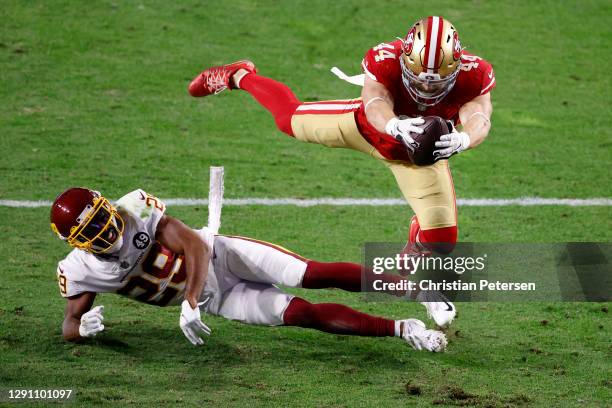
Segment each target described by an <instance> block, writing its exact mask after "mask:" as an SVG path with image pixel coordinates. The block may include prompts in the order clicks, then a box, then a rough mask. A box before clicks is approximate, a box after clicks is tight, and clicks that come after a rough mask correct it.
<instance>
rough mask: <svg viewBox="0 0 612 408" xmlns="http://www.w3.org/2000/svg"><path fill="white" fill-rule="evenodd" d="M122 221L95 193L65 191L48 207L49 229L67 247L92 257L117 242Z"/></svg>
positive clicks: (81, 190)
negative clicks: (49, 215) (85, 252)
mask: <svg viewBox="0 0 612 408" xmlns="http://www.w3.org/2000/svg"><path fill="white" fill-rule="evenodd" d="M123 227H124V223H123V219H122V218H121V216H120V215H119V213H118V212H117V210H116V209H115V207H113V206H112V205H111V203H110V202H109V201H108V200H107V199H106V198H104V197H102V196H101V195H100V193H98V192H97V191H93V190H89V189H86V188H69V189H68V190H66V191H64V192H63V193H62V194H60V195H59V196H57V198H56V199H55V201H54V202H53V205H52V206H51V229H52V230H53V231H54V232H55V233H56V234H57V235H58V236H59V237H60V238H61V239H63V240H64V241H67V242H68V243H69V244H70V245H71V246H73V247H75V248H79V249H83V250H85V251H88V252H92V253H94V254H101V253H105V252H108V251H109V250H110V249H111V248H113V246H115V244H117V243H119V242H120V240H121V239H122V234H123Z"/></svg>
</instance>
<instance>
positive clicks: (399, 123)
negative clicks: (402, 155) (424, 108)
mask: <svg viewBox="0 0 612 408" xmlns="http://www.w3.org/2000/svg"><path fill="white" fill-rule="evenodd" d="M423 123H425V121H424V120H423V118H420V117H419V118H406V119H399V118H391V119H389V121H388V122H387V124H386V125H385V132H387V134H389V135H391V136H394V137H395V139H396V140H399V141H400V142H402V143H404V145H405V146H406V149H408V150H410V151H411V152H413V153H414V149H416V148H417V147H418V146H419V144H418V143H417V142H415V141H414V139H413V138H412V137H411V136H410V133H419V134H421V133H423V129H422V128H420V127H418V126H417V125H422V124H423Z"/></svg>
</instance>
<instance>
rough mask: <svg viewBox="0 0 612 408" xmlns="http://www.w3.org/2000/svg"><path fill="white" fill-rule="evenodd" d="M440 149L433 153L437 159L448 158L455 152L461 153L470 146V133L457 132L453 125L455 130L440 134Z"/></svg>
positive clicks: (438, 142)
mask: <svg viewBox="0 0 612 408" xmlns="http://www.w3.org/2000/svg"><path fill="white" fill-rule="evenodd" d="M436 147H437V148H438V149H436V150H434V152H433V155H434V157H435V158H436V160H440V159H447V158H449V157H451V156H452V155H453V154H457V153H460V152H462V151H464V150H467V148H468V147H470V135H468V134H467V133H465V132H457V129H455V127H454V126H453V131H452V132H451V133H448V134H446V135H442V136H440V140H439V141H437V142H436Z"/></svg>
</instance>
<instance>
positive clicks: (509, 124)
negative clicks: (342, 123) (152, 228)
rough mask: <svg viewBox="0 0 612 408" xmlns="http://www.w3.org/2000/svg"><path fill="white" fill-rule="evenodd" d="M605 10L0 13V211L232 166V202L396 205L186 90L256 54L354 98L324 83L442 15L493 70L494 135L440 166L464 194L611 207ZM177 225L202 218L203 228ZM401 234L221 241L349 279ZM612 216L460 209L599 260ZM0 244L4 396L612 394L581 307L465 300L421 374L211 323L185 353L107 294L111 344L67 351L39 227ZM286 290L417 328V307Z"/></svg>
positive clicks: (334, 341) (205, 398) (241, 108)
mask: <svg viewBox="0 0 612 408" xmlns="http://www.w3.org/2000/svg"><path fill="white" fill-rule="evenodd" d="M611 11H612V6H611V5H610V3H609V2H606V1H584V2H569V3H563V4H560V3H558V2H554V1H541V2H537V3H536V2H528V1H521V2H501V1H495V2H479V1H459V2H457V1H442V2H436V7H434V6H433V5H431V4H429V3H414V2H412V3H406V2H400V1H386V2H371V1H369V2H365V1H335V2H328V1H322V0H316V1H291V2H282V3H280V4H279V2H273V1H244V0H240V1H232V2H231V3H228V2H222V1H206V2H197V1H184V2H162V1H142V2H134V1H126V2H118V1H117V2H113V1H102V2H74V1H73V2H69V1H54V2H42V1H8V0H7V1H3V2H2V5H1V6H0V17H2V24H0V68H1V72H2V76H1V79H0V81H1V83H2V86H1V87H0V149H1V151H2V152H3V157H2V163H0V198H2V199H4V198H11V199H46V200H52V199H53V198H54V197H55V195H56V194H57V193H58V192H60V191H61V190H63V189H64V188H66V187H68V186H71V185H87V186H91V187H95V188H97V189H99V190H101V191H102V192H104V193H105V194H107V195H109V196H110V197H112V198H117V197H119V196H120V195H122V194H124V193H126V192H127V191H131V190H133V189H134V188H144V189H145V190H147V191H148V192H151V193H154V194H156V195H158V196H162V197H204V196H205V195H206V190H207V183H208V166H210V165H224V166H225V167H226V172H227V180H228V184H227V187H226V194H227V196H229V197H236V198H238V197H254V196H255V197H274V198H275V197H323V196H332V197H334V196H335V197H399V192H398V191H397V187H396V186H395V182H394V180H393V177H392V176H391V175H390V174H388V171H387V170H386V169H385V168H384V167H383V166H381V165H380V164H379V163H376V162H375V161H374V160H370V159H368V158H367V157H363V156H362V155H360V154H358V153H355V152H349V151H341V150H330V149H325V148H323V147H320V146H313V145H306V144H301V143H298V142H296V141H295V140H291V139H290V138H288V137H286V136H284V135H282V134H281V133H279V132H278V131H277V130H276V128H275V126H274V123H273V121H272V120H271V118H270V116H269V115H268V114H267V113H266V112H265V111H264V110H263V109H262V108H261V107H259V106H258V105H257V104H256V103H255V102H254V101H253V100H252V98H251V97H250V96H248V95H246V94H244V93H242V92H226V93H224V94H222V95H220V96H217V97H214V98H206V99H200V100H195V99H193V98H191V97H189V95H188V94H187V92H186V87H187V85H188V83H189V81H190V79H191V78H192V77H193V76H194V75H195V74H196V73H198V72H199V71H200V70H201V69H202V68H204V67H206V66H209V65H212V64H218V63H225V62H230V61H234V60H237V59H241V58H251V59H253V60H254V61H255V62H256V64H257V65H258V68H259V70H260V72H261V73H262V74H264V75H267V76H271V77H273V78H276V79H279V80H281V81H284V82H286V83H288V84H289V85H290V86H291V87H292V88H293V89H294V90H295V92H296V94H297V95H298V96H299V97H300V98H302V99H305V100H316V99H333V98H346V97H353V96H357V95H358V94H359V89H358V88H356V87H354V86H351V85H348V84H346V83H344V82H342V81H339V80H337V79H335V77H333V76H332V75H331V74H330V73H329V71H328V70H329V67H331V66H333V65H337V66H339V67H341V68H342V69H343V70H345V71H346V72H348V73H357V72H358V71H359V63H360V60H361V57H362V55H363V53H364V52H365V51H366V50H367V48H369V47H370V46H373V45H376V44H377V43H379V42H382V41H389V40H392V39H393V38H395V36H397V35H403V34H404V32H405V31H406V29H407V27H408V25H409V24H411V23H412V22H413V21H414V20H415V19H417V18H419V17H421V16H424V15H427V14H440V15H443V16H445V17H448V18H449V19H451V20H452V21H453V23H454V24H455V25H456V26H457V28H458V29H459V31H460V33H461V37H462V43H463V44H464V45H466V46H468V50H469V51H470V52H473V53H476V54H478V55H481V56H483V57H485V58H487V59H488V60H489V61H490V62H492V63H493V65H494V68H495V72H496V78H497V88H496V89H495V91H494V92H493V94H492V95H493V103H494V110H495V111H494V114H493V120H492V123H493V129H492V131H491V135H490V137H489V140H487V142H486V143H485V144H483V145H482V146H481V147H479V148H478V149H476V150H474V151H471V152H468V153H466V154H463V155H460V156H458V157H455V158H453V159H452V163H451V164H452V168H453V174H454V179H455V185H456V189H457V194H458V196H459V197H461V198H500V197H511V198H514V197H520V196H541V197H565V198H589V197H612V177H611V176H610V171H609V169H610V167H611V164H612V163H611V162H612V160H611V157H612V131H611V130H610V118H611V115H610V110H611V108H612V106H611V102H610V98H609V95H608V94H609V89H610V76H609V75H607V70H608V68H607V67H608V66H609V65H610V55H609V52H608V50H609V49H610V48H611V45H612V44H611V43H612V33H611V29H610V24H609V17H608V16H609V15H610V14H611ZM170 213H171V214H173V215H176V216H178V217H179V218H182V219H184V220H185V221H186V222H188V223H189V224H190V225H193V226H199V225H201V224H203V223H204V220H205V219H206V210H205V209H198V208H193V207H186V208H176V209H174V208H171V209H170ZM409 215H410V213H409V210H408V209H405V208H401V207H388V208H351V207H342V208H332V207H316V208H306V209H303V208H296V207H271V208H256V207H243V208H237V207H229V208H226V209H225V210H224V219H223V224H224V226H223V231H224V232H227V233H235V234H242V235H249V236H253V237H256V238H260V239H265V240H269V241H273V242H278V243H279V244H282V245H284V246H287V247H289V248H291V249H294V250H296V251H299V252H300V253H303V254H304V255H305V256H308V257H312V258H316V259H322V260H334V259H345V260H352V261H359V260H360V258H361V244H362V243H363V242H366V241H398V242H401V241H402V240H403V239H404V238H405V233H406V231H405V230H406V224H407V220H408V217H409ZM611 220H612V210H611V209H610V207H586V208H569V207H529V208H518V207H497V208H460V209H459V221H460V225H459V228H460V240H462V241H480V242H562V241H601V242H609V241H610V240H611V239H612V232H611V231H612V221H611ZM0 236H1V237H2V256H1V258H0V259H1V260H2V261H3V263H4V265H5V269H4V271H3V272H2V279H0V387H9V386H11V387H16V386H19V387H26V386H28V387H51V386H56V387H69V386H70V387H74V388H75V389H76V390H77V393H78V394H77V403H78V405H80V406H83V405H93V404H100V405H105V404H110V403H120V404H122V405H126V404H133V405H145V404H146V405H151V404H155V403H157V404H159V403H162V404H163V403H168V404H170V403H174V404H175V405H196V404H197V405H200V406H202V405H217V406H231V405H233V406H244V405H245V404H249V405H252V406H270V405H276V406H287V405H299V406H399V405H420V406H430V405H431V404H433V403H436V404H438V405H441V406H444V405H476V406H532V405H533V406H581V407H582V406H605V405H606V404H608V403H609V401H610V399H611V397H612V395H611V391H610V387H611V385H610V384H611V383H610V381H611V379H612V368H611V365H610V357H611V356H610V332H611V330H610V329H611V328H610V322H609V317H608V315H607V314H606V312H604V311H603V310H602V309H603V308H605V307H609V305H602V304H594V303H592V304H585V303H583V304H578V303H576V304H568V303H566V304H561V303H547V304H545V303H528V304H517V303H514V304H507V303H506V304H494V303H491V304H489V303H486V304H485V303H482V304H462V305H460V306H459V311H460V317H459V319H458V321H457V322H456V325H454V326H453V329H452V331H451V333H450V335H451V344H450V347H449V350H448V352H447V353H446V354H443V355H428V354H423V353H415V352H412V351H411V350H409V349H408V348H407V346H406V345H405V344H403V343H402V342H400V341H398V340H396V339H360V338H348V337H340V336H330V335H325V334H321V333H317V332H310V331H305V330H297V329H282V328H273V329H270V328H258V327H247V326H243V325H240V324H236V323H231V322H227V321H223V320H222V319H218V318H210V317H209V318H207V321H209V322H210V326H211V327H212V328H213V330H214V333H215V335H214V336H212V337H211V338H210V339H209V342H208V343H207V345H206V346H205V347H203V348H200V349H195V348H193V347H191V346H190V344H189V343H188V342H187V341H186V340H185V339H184V338H183V336H182V333H181V332H180V330H179V328H178V324H177V323H178V322H177V320H178V319H177V310H176V309H157V308H153V307H150V306H146V305H139V304H135V303H132V302H130V301H128V300H125V299H120V298H117V297H114V296H110V295H106V296H102V297H101V299H100V300H99V301H100V302H101V303H103V304H105V305H106V306H107V322H108V327H109V329H108V333H106V334H104V335H102V336H100V338H99V339H97V340H96V341H94V342H93V343H91V344H87V345H76V346H75V345H67V344H64V343H63V342H62V341H61V336H60V322H61V319H62V310H63V304H64V301H63V300H62V299H61V298H60V297H59V294H58V291H57V286H56V283H55V281H54V275H55V274H54V271H55V264H56V262H57V260H58V259H59V258H60V257H62V256H63V255H64V254H65V253H66V252H67V248H66V247H65V246H63V244H62V243H61V242H59V241H57V240H55V239H54V238H53V237H52V234H51V232H50V231H49V229H48V214H47V211H46V210H44V209H8V208H0ZM299 293H300V295H303V296H305V297H307V298H308V299H311V300H314V301H337V302H343V303H346V304H348V305H350V306H353V307H356V308H358V309H360V310H363V311H367V312H372V313H375V314H380V315H385V316H390V317H406V316H415V317H419V318H423V319H425V315H424V310H423V309H422V308H421V307H420V306H417V305H411V304H403V303H398V302H384V303H371V302H365V301H364V300H363V299H362V298H361V297H359V296H356V295H354V294H346V293H342V292H340V291H320V292H316V293H313V292H306V291H301V292H299ZM544 320H545V321H547V322H548V323H547V324H542V323H541V322H542V321H544ZM456 331H458V333H456ZM406 384H409V385H408V389H409V390H412V392H416V391H417V390H420V391H421V395H420V396H417V395H415V396H411V395H409V393H407V389H406ZM467 394H470V395H472V396H471V397H470V396H469V395H467Z"/></svg>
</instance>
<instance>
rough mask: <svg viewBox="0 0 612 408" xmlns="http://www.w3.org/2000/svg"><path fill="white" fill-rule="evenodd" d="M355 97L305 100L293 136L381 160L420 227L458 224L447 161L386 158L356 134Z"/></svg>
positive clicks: (293, 120)
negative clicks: (418, 163)
mask: <svg viewBox="0 0 612 408" xmlns="http://www.w3.org/2000/svg"><path fill="white" fill-rule="evenodd" d="M358 102H359V101H358V100H354V99H353V100H343V101H324V102H306V103H304V104H302V105H300V106H299V107H298V109H297V110H296V111H295V114H294V115H293V116H292V117H291V129H292V131H293V134H294V136H295V138H296V139H298V140H301V141H303V142H308V143H317V144H321V145H324V146H327V147H343V148H349V149H353V150H357V151H360V152H363V153H365V154H367V155H370V156H372V157H374V158H376V159H378V160H380V161H381V162H382V163H383V164H384V165H385V166H387V167H388V168H389V169H390V170H391V172H392V173H393V175H394V176H395V179H396V181H397V184H398V185H399V188H400V190H401V191H402V194H403V196H404V198H405V199H406V201H408V203H409V204H410V206H411V207H412V209H413V211H414V212H415V214H416V216H417V218H418V220H419V224H420V227H421V229H422V230H429V229H434V228H443V227H452V226H456V225H457V212H456V203H455V190H454V187H453V179H452V176H451V173H450V169H449V166H448V160H440V161H438V162H436V163H435V164H433V165H431V166H415V165H413V164H412V163H409V162H404V161H393V160H387V159H385V158H384V157H383V156H382V155H381V154H380V153H379V152H378V151H377V150H376V149H375V148H374V147H373V146H372V145H370V144H369V143H368V142H367V141H366V140H365V139H364V137H363V136H362V135H361V134H360V133H359V130H358V128H357V124H356V122H355V112H354V111H355V110H356V106H357V105H358Z"/></svg>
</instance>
